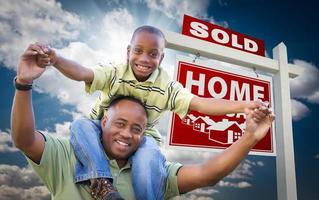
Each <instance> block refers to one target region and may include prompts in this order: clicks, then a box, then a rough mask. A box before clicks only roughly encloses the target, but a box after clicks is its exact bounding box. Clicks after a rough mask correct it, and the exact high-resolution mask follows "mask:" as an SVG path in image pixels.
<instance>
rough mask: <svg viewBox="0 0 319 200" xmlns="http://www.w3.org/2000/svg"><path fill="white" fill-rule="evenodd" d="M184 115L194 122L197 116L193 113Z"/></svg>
mask: <svg viewBox="0 0 319 200" xmlns="http://www.w3.org/2000/svg"><path fill="white" fill-rule="evenodd" d="M186 117H188V118H189V119H190V120H192V122H194V121H195V120H196V119H197V118H198V117H196V116H195V115H193V114H188V115H186Z"/></svg>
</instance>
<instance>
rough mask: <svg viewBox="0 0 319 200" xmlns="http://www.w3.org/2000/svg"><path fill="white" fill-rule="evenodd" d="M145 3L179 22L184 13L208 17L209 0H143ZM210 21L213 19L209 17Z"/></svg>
mask: <svg viewBox="0 0 319 200" xmlns="http://www.w3.org/2000/svg"><path fill="white" fill-rule="evenodd" d="M145 3H146V5H147V6H148V7H149V8H150V9H153V10H156V11H159V12H162V13H164V14H165V15H166V16H167V17H169V18H171V19H176V20H177V22H178V23H179V24H182V20H183V16H184V14H187V15H191V16H194V17H198V18H201V19H208V14H207V11H208V5H209V1H207V0H202V1H200V2H199V1H183V0H177V1H170V0H156V1H154V0H145ZM209 20H211V22H213V21H214V19H213V18H212V17H211V18H209Z"/></svg>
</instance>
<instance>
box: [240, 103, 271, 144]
mask: <svg viewBox="0 0 319 200" xmlns="http://www.w3.org/2000/svg"><path fill="white" fill-rule="evenodd" d="M274 119H275V116H274V115H273V113H272V111H271V109H269V108H268V105H267V104H263V105H262V106H261V107H259V108H256V109H254V110H251V111H249V113H248V115H247V118H246V130H245V134H249V135H251V136H252V137H253V139H254V140H255V141H256V143H257V142H259V141H260V140H261V139H262V138H264V137H265V135H266V134H267V132H268V130H269V128H270V127H271V124H272V122H273V121H274Z"/></svg>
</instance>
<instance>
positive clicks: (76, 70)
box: [35, 43, 94, 83]
mask: <svg viewBox="0 0 319 200" xmlns="http://www.w3.org/2000/svg"><path fill="white" fill-rule="evenodd" d="M35 45H37V46H38V47H39V48H40V49H41V50H42V52H43V54H41V55H40V57H39V60H38V64H39V65H40V66H41V65H42V66H43V65H45V66H47V65H53V66H54V67H55V68H57V69H58V70H59V71H60V72H61V73H62V74H64V75H65V76H66V77H68V78H70V79H72V80H76V81H84V82H87V83H91V82H92V81H93V78H94V74H93V70H92V69H89V68H86V67H84V66H82V65H80V64H79V63H77V62H75V61H72V60H69V59H66V58H64V57H62V56H60V55H58V54H57V53H56V52H55V51H54V50H53V49H52V48H49V47H47V46H45V45H43V44H41V43H36V44H35Z"/></svg>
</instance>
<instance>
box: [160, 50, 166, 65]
mask: <svg viewBox="0 0 319 200" xmlns="http://www.w3.org/2000/svg"><path fill="white" fill-rule="evenodd" d="M164 56H165V54H164V52H163V53H162V55H161V58H160V61H159V65H161V63H162V60H163V58H164Z"/></svg>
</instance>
